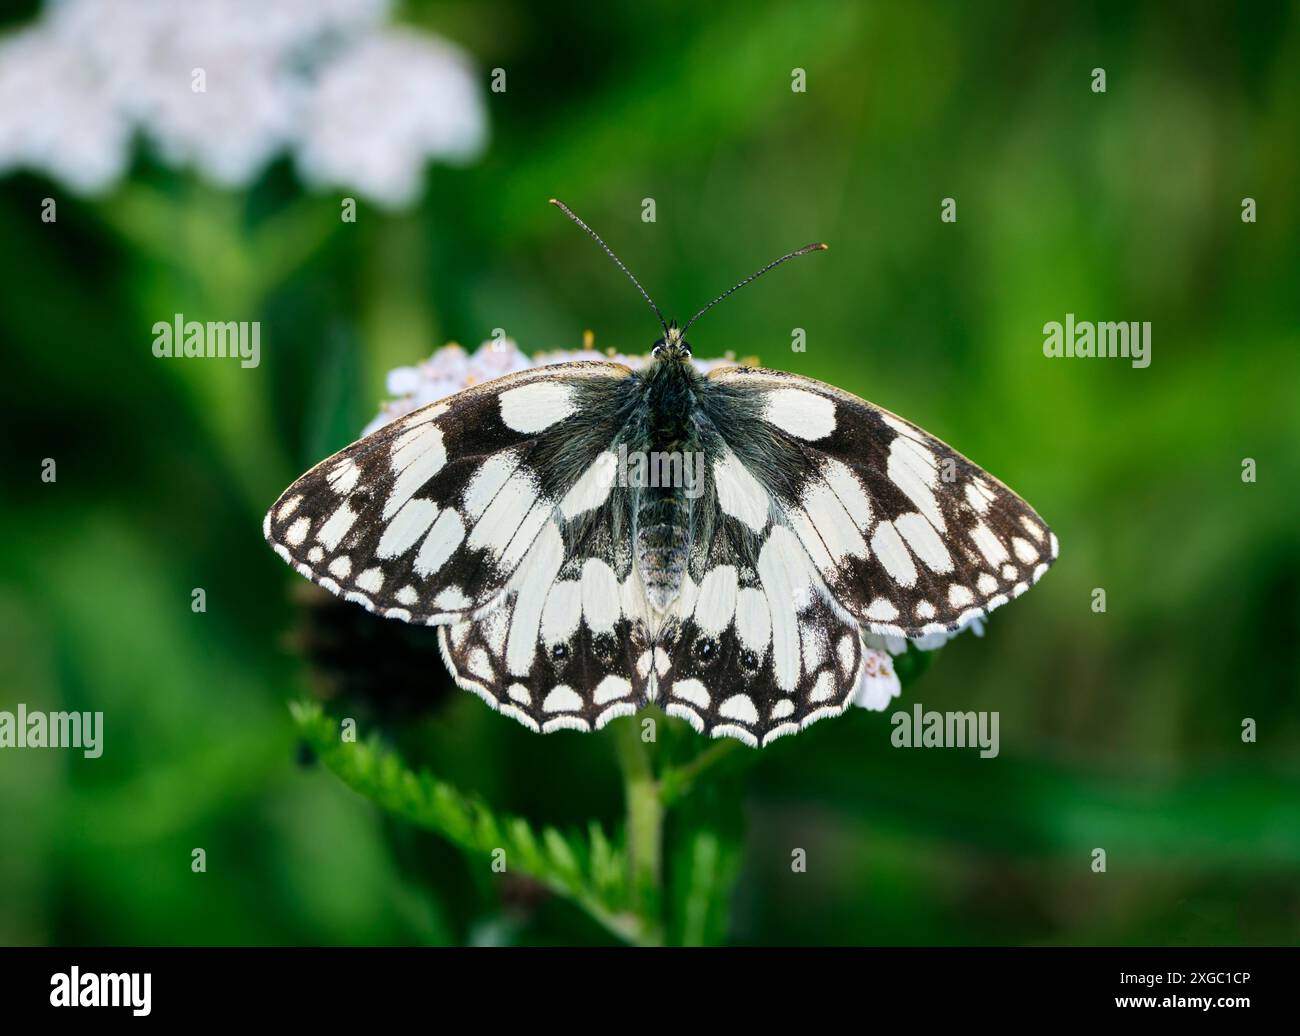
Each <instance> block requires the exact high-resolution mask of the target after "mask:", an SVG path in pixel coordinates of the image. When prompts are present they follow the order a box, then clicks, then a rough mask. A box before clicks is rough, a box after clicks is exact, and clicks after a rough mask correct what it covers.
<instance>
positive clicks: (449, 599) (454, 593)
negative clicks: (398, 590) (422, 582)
mask: <svg viewBox="0 0 1300 1036" xmlns="http://www.w3.org/2000/svg"><path fill="white" fill-rule="evenodd" d="M402 603H403V604H406V603H407V602H406V601H402ZM433 603H434V605H436V606H437V607H439V608H444V609H446V610H448V611H458V610H459V609H461V608H468V607H469V606H470V604H471V603H472V602H471V601H470V599H469V598H468V597H466V596H465V592H464V591H463V590H462V589H461V588H460V587H459V586H449V587H447V588H446V589H445V590H442V591H441V592H440V593H439V594H438V596H437V597H435V598H434V599H433Z"/></svg>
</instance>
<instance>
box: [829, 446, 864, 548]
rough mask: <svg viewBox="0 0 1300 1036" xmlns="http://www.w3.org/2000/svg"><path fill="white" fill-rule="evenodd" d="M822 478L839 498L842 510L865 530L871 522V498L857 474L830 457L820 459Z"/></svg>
mask: <svg viewBox="0 0 1300 1036" xmlns="http://www.w3.org/2000/svg"><path fill="white" fill-rule="evenodd" d="M822 478H824V479H826V484H827V485H828V486H830V487H831V489H832V490H834V492H835V495H836V496H837V497H839V498H840V503H841V504H842V505H843V507H844V510H846V511H847V512H848V513H849V517H850V518H852V519H853V524H855V525H856V526H857V527H858V528H859V529H863V530H865V529H866V527H867V526H868V525H870V524H871V498H870V497H869V496H867V491H866V489H864V488H863V485H862V483H861V482H860V481H859V480H858V476H857V475H855V474H853V472H852V470H850V469H849V467H848V466H847V465H845V464H841V463H840V462H839V461H837V460H835V459H834V458H832V457H827V458H826V459H825V460H823V461H822Z"/></svg>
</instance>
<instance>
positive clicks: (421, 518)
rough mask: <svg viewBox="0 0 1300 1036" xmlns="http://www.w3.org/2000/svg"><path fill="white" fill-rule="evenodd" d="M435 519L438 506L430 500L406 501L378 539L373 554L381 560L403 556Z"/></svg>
mask: <svg viewBox="0 0 1300 1036" xmlns="http://www.w3.org/2000/svg"><path fill="white" fill-rule="evenodd" d="M436 517H438V505H437V504H435V503H434V502H433V501H432V500H417V499H415V498H412V499H410V500H408V501H407V502H406V503H405V504H403V505H402V509H401V510H400V511H398V512H397V514H396V515H394V516H393V520H392V521H391V522H389V523H388V528H386V529H385V530H384V534H383V535H382V536H381V537H379V546H377V547H376V548H375V554H376V555H377V556H378V557H381V558H395V557H400V556H401V555H402V554H405V553H406V552H407V551H408V550H410V549H411V548H412V547H414V546H415V545H416V543H418V542H419V539H420V537H421V536H423V535H424V534H425V533H426V532H428V531H429V526H430V525H432V524H433V520H434V519H435V518H436Z"/></svg>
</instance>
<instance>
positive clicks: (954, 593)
mask: <svg viewBox="0 0 1300 1036" xmlns="http://www.w3.org/2000/svg"><path fill="white" fill-rule="evenodd" d="M974 600H975V595H974V594H973V593H971V592H970V589H969V587H965V586H962V585H961V583H953V584H952V585H951V586H950V587H948V603H949V604H950V605H952V606H953V607H954V608H964V607H965V606H966V605H968V604H970V603H972V602H973V601H974Z"/></svg>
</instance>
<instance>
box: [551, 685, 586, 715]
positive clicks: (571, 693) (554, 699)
mask: <svg viewBox="0 0 1300 1036" xmlns="http://www.w3.org/2000/svg"><path fill="white" fill-rule="evenodd" d="M581 709H582V698H581V696H580V695H579V694H578V692H577V691H575V690H574V689H573V688H572V687H570V686H569V685H568V684H563V683H562V684H560V685H559V686H557V687H552V688H551V692H550V694H548V695H547V696H546V700H545V701H543V702H542V711H543V712H579V711H581Z"/></svg>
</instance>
